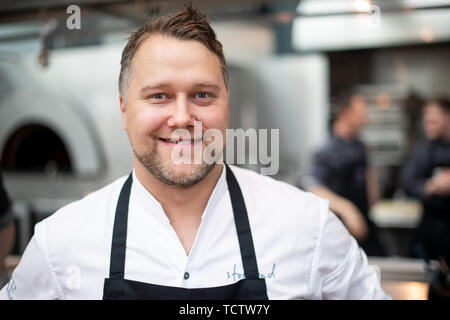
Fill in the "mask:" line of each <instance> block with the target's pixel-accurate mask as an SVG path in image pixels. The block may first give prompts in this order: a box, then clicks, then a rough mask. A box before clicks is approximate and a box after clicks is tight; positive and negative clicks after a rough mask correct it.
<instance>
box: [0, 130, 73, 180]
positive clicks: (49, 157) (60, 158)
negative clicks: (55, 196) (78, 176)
mask: <svg viewBox="0 0 450 320" xmlns="http://www.w3.org/2000/svg"><path fill="white" fill-rule="evenodd" d="M2 170H4V171H9V172H24V173H46V174H54V173H69V174H70V173H73V164H72V161H71V159H70V155H69V152H68V151H67V148H66V146H65V144H64V142H63V140H62V139H61V138H60V137H59V136H58V135H57V134H56V133H55V132H54V131H53V130H51V129H50V128H48V127H46V126H44V125H40V124H28V125H25V126H22V127H20V128H19V129H17V130H15V131H14V132H13V133H12V134H11V135H10V137H9V138H8V140H7V141H6V144H5V146H4V148H3V150H2Z"/></svg>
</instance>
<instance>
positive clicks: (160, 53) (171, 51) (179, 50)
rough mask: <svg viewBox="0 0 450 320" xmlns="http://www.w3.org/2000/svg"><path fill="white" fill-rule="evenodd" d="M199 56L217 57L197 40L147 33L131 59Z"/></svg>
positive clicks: (215, 58) (216, 58)
mask: <svg viewBox="0 0 450 320" xmlns="http://www.w3.org/2000/svg"><path fill="white" fill-rule="evenodd" d="M193 56H201V57H202V58H203V59H205V58H206V59H212V60H217V62H218V63H219V64H220V62H219V59H218V57H217V56H216V55H215V54H214V53H213V52H212V51H211V50H209V49H208V48H207V47H206V46H205V45H204V44H203V43H202V42H200V41H198V40H189V39H187V40H184V39H179V38H175V37H171V36H166V35H163V34H160V33H153V34H150V35H148V36H147V37H146V38H145V39H144V40H143V41H142V42H141V43H140V45H139V47H138V49H137V50H136V53H135V55H134V58H133V60H136V59H142V60H147V59H149V58H166V59H167V58H170V57H174V58H179V59H181V60H186V59H188V58H189V57H191V58H192V57H193Z"/></svg>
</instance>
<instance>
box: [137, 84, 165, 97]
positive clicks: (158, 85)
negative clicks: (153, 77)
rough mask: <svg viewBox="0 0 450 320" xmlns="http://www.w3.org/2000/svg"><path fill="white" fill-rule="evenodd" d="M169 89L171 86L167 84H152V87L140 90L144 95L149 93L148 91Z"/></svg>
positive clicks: (144, 87)
mask: <svg viewBox="0 0 450 320" xmlns="http://www.w3.org/2000/svg"><path fill="white" fill-rule="evenodd" d="M168 87H169V85H168V84H166V83H158V84H150V85H146V86H143V87H142V88H141V89H140V90H139V92H140V93H141V94H142V93H144V92H145V91H148V90H154V89H164V88H168Z"/></svg>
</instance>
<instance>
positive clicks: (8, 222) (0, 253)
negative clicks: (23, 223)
mask: <svg viewBox="0 0 450 320" xmlns="http://www.w3.org/2000/svg"><path fill="white" fill-rule="evenodd" d="M14 234H15V226H14V217H13V213H12V210H11V200H10V199H9V197H8V194H7V193H6V190H5V188H4V187H3V177H2V173H1V171H0V286H3V285H4V284H5V283H6V282H7V281H8V271H7V270H6V266H5V258H6V256H7V255H8V254H10V253H11V250H12V248H13V245H14Z"/></svg>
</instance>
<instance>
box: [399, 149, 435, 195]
mask: <svg viewBox="0 0 450 320" xmlns="http://www.w3.org/2000/svg"><path fill="white" fill-rule="evenodd" d="M428 149H429V148H428V147H427V145H426V144H422V145H419V146H418V147H417V148H416V149H415V150H414V152H413V153H412V155H411V157H410V158H409V159H408V160H407V161H406V163H405V165H404V167H403V172H402V179H401V182H402V183H401V185H402V188H403V190H404V191H405V193H406V194H407V195H409V196H412V197H414V198H418V199H421V200H424V199H425V198H427V197H428V196H430V195H433V194H434V193H435V188H434V187H435V186H434V183H433V180H432V178H431V177H429V176H428V175H429V172H428V170H429V169H428V152H429V150H428Z"/></svg>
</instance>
